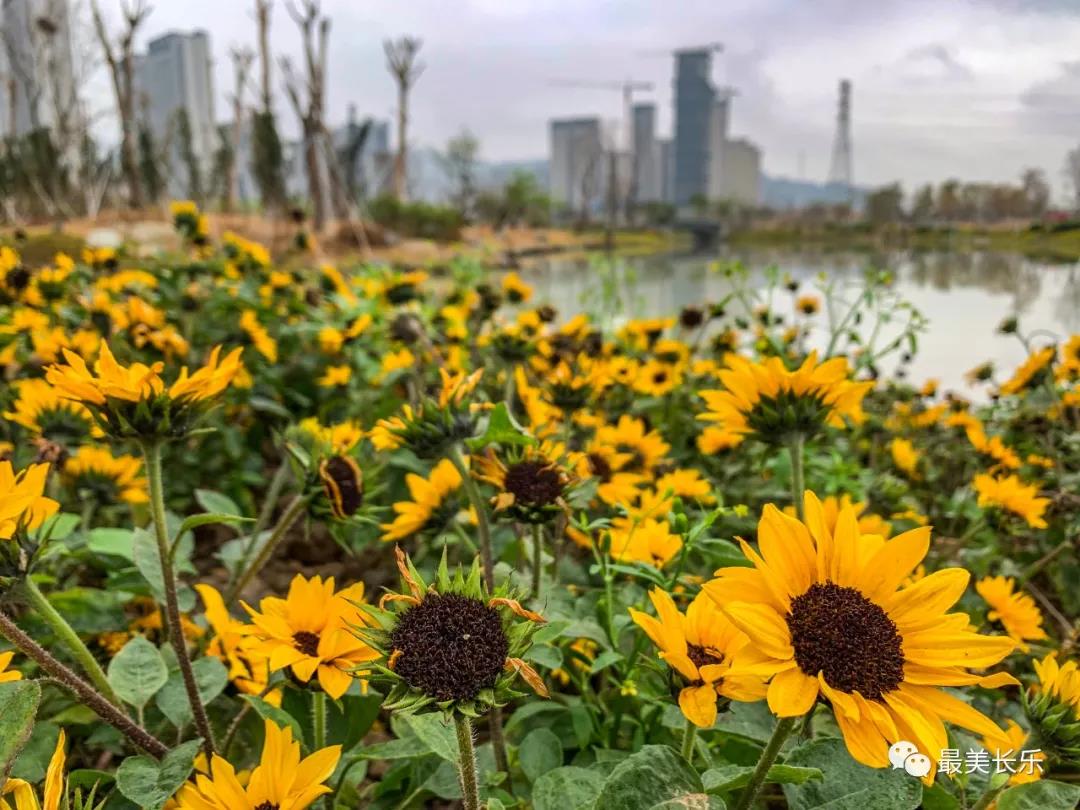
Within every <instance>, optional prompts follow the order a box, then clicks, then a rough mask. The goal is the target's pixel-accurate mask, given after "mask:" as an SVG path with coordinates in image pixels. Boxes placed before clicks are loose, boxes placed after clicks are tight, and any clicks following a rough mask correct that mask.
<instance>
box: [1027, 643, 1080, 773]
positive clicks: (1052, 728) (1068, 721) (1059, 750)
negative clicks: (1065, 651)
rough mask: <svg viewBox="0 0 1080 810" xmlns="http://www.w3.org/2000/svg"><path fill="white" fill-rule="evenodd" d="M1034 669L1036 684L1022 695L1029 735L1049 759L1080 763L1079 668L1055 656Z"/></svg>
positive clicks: (1036, 665)
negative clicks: (1029, 726)
mask: <svg viewBox="0 0 1080 810" xmlns="http://www.w3.org/2000/svg"><path fill="white" fill-rule="evenodd" d="M1034 666H1035V673H1036V675H1038V677H1039V682H1038V683H1036V684H1034V685H1033V686H1032V687H1031V688H1030V689H1029V690H1027V691H1026V692H1024V693H1023V695H1022V697H1023V706H1024V712H1025V713H1026V714H1027V717H1028V720H1030V721H1031V729H1032V734H1033V735H1034V736H1035V738H1036V739H1037V740H1038V741H1039V743H1040V745H1041V747H1042V748H1043V749H1044V750H1045V751H1046V752H1047V754H1049V755H1050V756H1053V757H1056V758H1057V759H1059V760H1060V761H1062V762H1064V763H1067V764H1072V765H1076V764H1080V669H1078V668H1077V663H1076V661H1066V662H1065V663H1063V664H1062V663H1059V662H1058V660H1057V657H1056V655H1055V653H1051V654H1050V655H1048V656H1046V657H1045V658H1044V659H1043V660H1042V661H1035V662H1034Z"/></svg>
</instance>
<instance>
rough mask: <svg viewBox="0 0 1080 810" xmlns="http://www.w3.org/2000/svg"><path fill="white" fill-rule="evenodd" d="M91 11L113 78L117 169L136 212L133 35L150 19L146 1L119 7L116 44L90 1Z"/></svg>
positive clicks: (139, 200)
mask: <svg viewBox="0 0 1080 810" xmlns="http://www.w3.org/2000/svg"><path fill="white" fill-rule="evenodd" d="M90 8H91V9H92V11H93V15H94V30H95V31H96V32H97V37H98V41H99V42H100V43H101V49H102V51H103V52H104V54H105V62H106V64H108V66H109V73H110V74H111V75H112V83H113V93H114V95H115V96H116V111H117V116H118V117H119V119H120V167H121V170H122V171H123V173H124V177H125V179H126V180H127V184H128V203H129V204H130V205H131V206H132V207H133V208H139V207H141V206H142V202H143V195H142V184H141V183H140V182H139V163H138V157H137V153H136V136H137V131H136V121H135V34H136V32H137V31H138V29H139V26H140V25H142V24H143V22H145V21H146V18H147V17H148V16H149V15H150V6H149V5H147V4H146V1H145V0H134V2H132V3H130V4H129V3H127V2H125V3H123V4H122V6H121V8H122V14H123V17H124V30H123V32H122V33H121V34H120V36H119V38H118V39H117V41H116V42H115V43H114V42H113V41H112V38H111V37H110V36H109V32H108V29H106V27H105V21H104V19H102V16H101V9H100V8H99V7H98V3H97V0H91V2H90Z"/></svg>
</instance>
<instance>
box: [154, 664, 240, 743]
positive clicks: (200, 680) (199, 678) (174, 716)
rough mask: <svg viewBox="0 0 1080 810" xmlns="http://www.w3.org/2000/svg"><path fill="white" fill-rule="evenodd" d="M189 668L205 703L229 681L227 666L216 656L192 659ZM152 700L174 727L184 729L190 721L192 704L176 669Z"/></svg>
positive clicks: (218, 693)
mask: <svg viewBox="0 0 1080 810" xmlns="http://www.w3.org/2000/svg"><path fill="white" fill-rule="evenodd" d="M191 669H192V672H193V673H194V675H195V683H196V685H197V686H198V688H199V696H200V697H201V698H202V702H203V705H204V706H205V705H208V704H209V703H210V702H211V701H212V700H213V699H214V698H216V697H217V696H218V695H220V694H221V693H222V691H224V689H225V686H226V685H227V684H228V683H229V671H228V669H226V668H225V665H224V664H223V663H221V661H219V660H218V659H216V658H210V657H207V658H200V659H198V660H197V661H193V662H192V664H191ZM155 703H157V707H158V708H159V709H161V713H162V714H164V715H165V716H166V717H167V718H169V722H170V723H172V724H173V725H174V726H176V727H177V728H183V727H184V726H185V725H187V724H188V723H190V722H191V720H192V714H191V703H190V701H189V700H188V694H187V689H186V688H185V687H184V677H183V674H182V673H181V672H180V671H179V670H177V671H176V672H173V673H172V674H170V675H169V680H168V681H166V682H165V685H164V686H163V687H161V691H159V692H158V693H157V697H156V698H155Z"/></svg>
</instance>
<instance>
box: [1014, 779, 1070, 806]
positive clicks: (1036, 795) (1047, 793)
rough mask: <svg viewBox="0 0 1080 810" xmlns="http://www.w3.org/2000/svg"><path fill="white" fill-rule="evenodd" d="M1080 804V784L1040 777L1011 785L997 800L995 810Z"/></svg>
mask: <svg viewBox="0 0 1080 810" xmlns="http://www.w3.org/2000/svg"><path fill="white" fill-rule="evenodd" d="M1078 806H1080V786H1077V785H1067V784H1065V783H1064V782H1055V781H1053V780H1052V779H1040V780H1039V781H1038V782H1029V783H1027V784H1026V785H1017V786H1016V787H1011V788H1009V789H1008V790H1006V791H1005V792H1004V793H1002V794H1001V795H1000V796H999V797H998V800H997V810H1073V808H1075V807H1078Z"/></svg>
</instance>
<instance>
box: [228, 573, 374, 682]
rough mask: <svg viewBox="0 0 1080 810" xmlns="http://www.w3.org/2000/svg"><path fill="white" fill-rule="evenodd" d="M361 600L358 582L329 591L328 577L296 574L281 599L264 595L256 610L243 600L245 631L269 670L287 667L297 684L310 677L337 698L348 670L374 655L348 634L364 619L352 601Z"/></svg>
mask: <svg viewBox="0 0 1080 810" xmlns="http://www.w3.org/2000/svg"><path fill="white" fill-rule="evenodd" d="M363 598H364V583H362V582H358V583H356V584H355V585H352V586H350V587H348V588H345V589H344V590H342V591H339V592H337V593H335V592H334V578H333V577H330V578H329V579H326V580H325V581H324V580H323V579H322V577H318V576H316V577H312V578H311V579H305V578H304V577H303V576H302V575H300V574H297V575H296V576H295V577H294V578H293V581H292V584H290V585H289V593H288V595H287V596H286V597H285V598H284V599H281V598H279V597H276V596H268V597H266V598H264V599H263V600H262V601H261V602H260V603H259V610H257V611H256V610H254V609H253V608H251V607H249V606H248V605H247V604H244V609H245V610H246V611H247V612H248V613H249V614H250V615H251V622H252V624H251V625H249V626H248V627H247V629H246V630H245V632H247V633H250V634H251V635H252V636H253V637H254V638H255V639H256V640H257V641H258V642H259V643H258V644H256V645H253V649H254V650H255V651H256V652H257V653H258V654H259V655H263V656H265V657H266V658H267V660H268V661H269V663H270V671H271V672H277V671H278V670H280V669H285V668H286V667H288V668H289V669H290V670H291V671H292V674H293V675H295V676H296V678H297V679H298V680H300V681H301V682H302V683H308V682H309V681H310V680H311V678H312V676H316V677H317V679H318V682H319V686H321V687H322V688H323V690H324V691H325V692H326V693H327V694H328V695H330V697H332V698H334V700H337V699H338V698H340V697H341V696H342V695H344V694H345V692H346V691H347V690H348V688H349V685H350V684H351V683H352V681H353V675H352V674H351V673H353V672H354V671H355V670H357V668H359V667H360V666H361V665H362V664H364V663H366V662H368V661H372V660H374V659H375V658H377V657H378V655H377V653H376V652H375V651H374V650H372V649H371V648H370V647H368V646H367V645H366V644H364V643H363V642H361V641H359V640H357V638H356V637H355V636H354V635H353V634H352V633H350V632H349V626H350V625H355V624H363V623H364V614H363V613H361V611H360V609H359V608H357V607H356V605H355V604H353V603H357V602H362V601H363Z"/></svg>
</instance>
